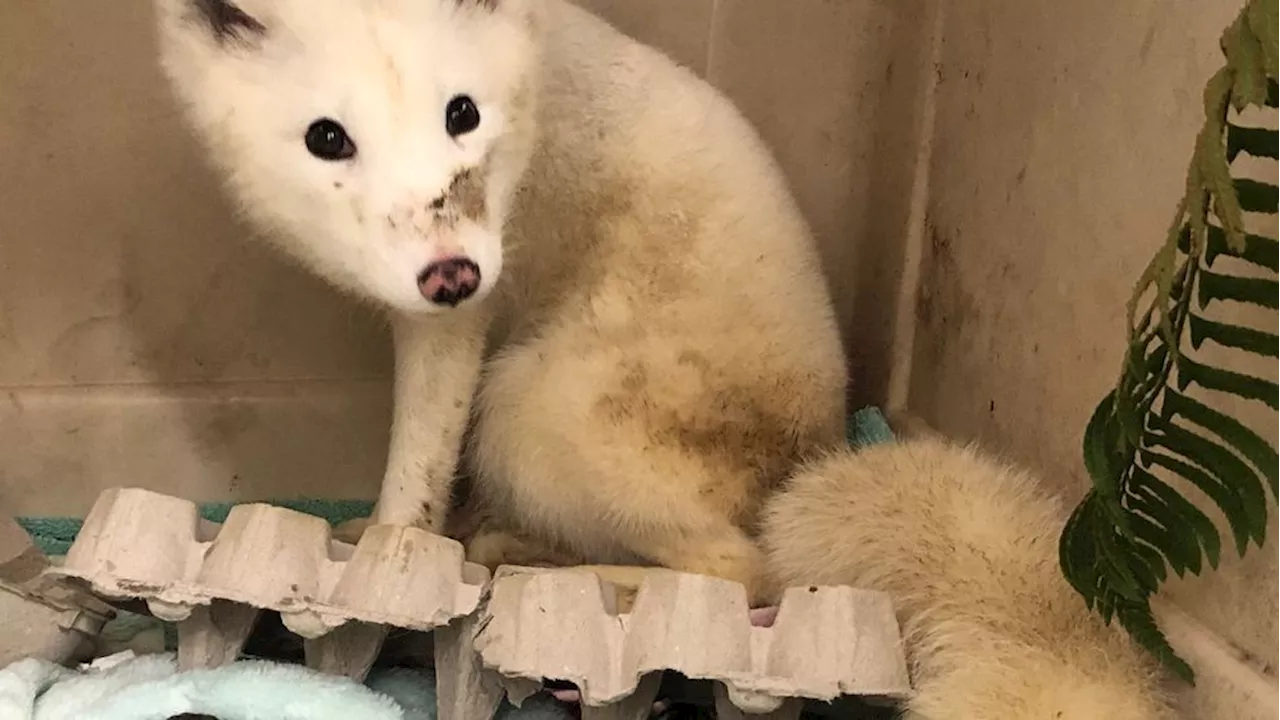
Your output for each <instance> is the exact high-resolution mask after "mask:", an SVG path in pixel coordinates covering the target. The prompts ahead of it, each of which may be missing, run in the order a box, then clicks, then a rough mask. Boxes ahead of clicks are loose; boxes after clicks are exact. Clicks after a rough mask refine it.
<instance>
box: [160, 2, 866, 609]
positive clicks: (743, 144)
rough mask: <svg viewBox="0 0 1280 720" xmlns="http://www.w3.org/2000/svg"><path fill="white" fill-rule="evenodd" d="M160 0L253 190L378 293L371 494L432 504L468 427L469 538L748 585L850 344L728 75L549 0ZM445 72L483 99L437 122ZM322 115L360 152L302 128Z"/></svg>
mask: <svg viewBox="0 0 1280 720" xmlns="http://www.w3.org/2000/svg"><path fill="white" fill-rule="evenodd" d="M156 2H157V7H158V9H159V17H160V27H161V38H162V42H161V48H162V55H163V62H164V66H165V68H166V71H167V73H168V75H169V77H170V78H171V80H172V84H173V86H174V88H175V89H176V94H177V95H178V97H179V98H180V99H181V100H182V101H183V104H184V106H185V107H186V116H187V118H188V119H189V121H190V124H191V125H192V126H193V128H194V129H195V132H196V134H197V135H198V136H199V137H200V138H201V139H202V141H203V143H204V145H205V146H206V148H207V150H208V154H209V156H210V157H211V158H212V160H213V161H214V163H215V164H216V165H217V166H219V167H220V168H222V169H223V171H224V172H225V175H226V177H227V179H228V180H229V186H230V188H231V189H232V191H233V192H234V194H235V195H236V197H237V198H238V199H239V200H240V202H241V204H242V205H243V207H244V208H245V210H246V211H247V213H248V214H249V215H250V216H251V217H252V218H254V219H255V220H256V221H258V223H259V224H260V225H261V226H263V227H264V228H266V229H268V230H270V231H271V235H272V237H274V238H276V239H277V241H278V242H279V243H280V244H281V245H282V247H283V248H284V249H285V250H286V251H287V252H288V253H290V254H291V255H293V256H294V257H296V258H297V259H298V260H299V261H301V262H302V263H304V264H305V265H306V266H308V267H309V268H311V269H312V270H313V271H314V272H316V273H318V274H319V275H321V276H323V277H325V278H327V279H328V280H329V281H331V282H332V283H333V284H334V285H336V286H338V287H341V288H344V289H346V290H348V291H351V292H353V293H355V294H357V295H359V296H361V297H363V298H366V299H368V300H371V301H374V302H376V303H378V304H380V305H381V306H383V307H385V308H386V309H387V310H388V311H389V314H390V317H391V322H392V329H393V331H394V335H395V344H396V356H397V357H396V380H395V413H394V420H393V428H392V438H391V448H390V453H389V457H388V463H387V470H386V475H385V478H384V480H383V486H382V491H381V495H380V497H379V501H378V505H377V508H378V511H377V520H378V521H380V522H386V523H394V524H417V525H420V526H423V527H426V528H428V529H433V530H437V531H439V530H440V529H441V528H442V527H443V524H442V523H443V521H444V516H445V513H446V510H447V509H448V505H449V495H450V486H451V483H452V479H453V477H454V472H455V465H456V463H457V460H458V454H459V448H460V446H461V445H462V444H463V437H464V430H466V431H467V433H468V435H469V437H470V442H469V443H468V446H469V449H470V453H469V456H468V458H469V462H468V463H467V466H468V469H469V470H471V471H472V472H473V473H474V479H475V491H476V493H477V494H478V496H479V497H480V498H481V500H482V501H483V502H484V503H485V505H486V507H487V508H488V511H489V512H490V513H491V514H492V515H493V517H494V518H495V521H494V522H496V523H497V525H493V524H490V525H489V526H488V529H487V530H485V531H483V532H482V533H481V535H480V536H479V537H477V538H475V539H474V541H473V542H472V543H471V545H470V548H469V554H470V555H471V556H472V557H473V558H475V559H478V560H480V561H482V562H486V563H488V564H490V565H492V564H496V563H498V562H502V561H504V560H509V559H511V558H512V553H513V552H514V553H515V554H516V555H519V554H520V553H522V552H537V551H538V550H537V549H536V548H534V549H533V550H531V549H530V547H529V546H527V545H525V544H524V543H525V540H523V539H521V538H530V539H532V540H531V541H532V542H533V543H534V544H535V545H536V544H537V543H538V542H545V543H546V544H548V545H549V546H551V547H552V548H554V549H555V550H556V551H557V552H564V553H567V556H569V557H574V558H576V559H579V560H581V561H585V562H629V563H641V564H643V563H654V564H659V565H664V566H668V567H672V568H675V569H680V570H685V571H690V572H702V573H707V574H712V575H718V576H721V577H726V578H729V579H733V580H738V581H740V582H743V583H744V584H746V585H747V586H748V587H749V588H752V590H753V591H754V592H755V594H757V595H759V594H760V588H759V580H760V578H759V553H758V550H757V546H756V544H755V543H753V542H752V541H751V539H750V533H751V531H752V529H753V527H752V526H753V523H754V521H755V518H756V514H757V512H758V510H759V505H760V503H761V501H762V500H763V498H764V497H765V496H766V494H767V493H768V492H769V491H770V489H771V488H772V487H773V486H774V485H776V483H777V482H779V481H780V480H782V479H783V478H785V476H786V475H787V474H788V473H789V472H790V471H791V470H792V469H793V468H794V467H795V466H796V465H797V463H799V462H800V461H802V460H803V459H804V458H806V457H808V456H811V455H813V454H815V453H821V452H823V451H826V450H828V449H829V448H831V447H833V446H835V445H837V444H839V443H840V441H841V440H842V437H843V421H844V415H845V406H844V388H845V380H846V375H845V373H846V370H845V363H844V356H843V351H842V348H841V345H840V342H839V337H838V332H837V328H836V323H835V319H834V312H833V310H832V307H831V303H830V299H829V295H828V290H827V288H826V286H825V284H824V279H823V276H822V275H821V273H820V269H819V263H818V258H817V254H816V251H815V247H814V243H813V240H812V238H811V235H810V231H809V229H808V228H807V227H806V224H805V222H804V221H803V220H802V218H801V216H800V214H799V212H798V210H797V208H796V205H795V202H794V201H793V199H792V197H791V195H790V193H789V191H788V189H787V187H786V185H785V183H784V181H783V178H782V176H781V173H780V172H779V170H778V168H777V167H776V166H775V164H774V162H773V160H772V158H771V157H770V155H769V153H768V152H767V150H766V149H765V148H764V146H763V144H762V143H761V141H760V140H759V138H758V137H757V135H756V133H755V132H754V131H753V129H752V128H751V127H750V126H749V125H748V124H747V123H746V122H745V121H744V120H743V118H742V117H741V116H740V115H739V113H738V112H737V111H736V110H735V108H734V107H733V106H732V105H731V104H730V103H729V102H728V101H727V100H726V99H725V98H723V97H722V96H721V95H720V94H719V93H718V92H717V91H715V90H714V89H713V88H711V87H710V86H709V85H708V84H707V83H705V82H703V81H702V80H700V79H699V78H698V77H696V76H695V75H694V74H692V73H690V72H688V71H686V70H685V69H683V68H680V67H678V66H677V65H675V64H674V63H673V62H671V61H670V60H668V59H667V58H666V57H664V56H663V55H661V54H660V53H658V52H656V51H654V50H651V49H649V48H647V47H645V46H642V45H641V44H639V43H637V42H634V41H632V40H631V39H629V38H627V37H625V36H624V35H622V34H621V33H619V32H617V31H616V30H614V29H613V28H612V27H610V26H609V25H608V24H606V23H604V22H603V21H601V20H599V19H597V18H595V17H594V16H592V15H590V14H589V13H587V12H585V11H583V10H581V9H579V8H577V7H576V6H574V5H572V4H569V3H567V2H564V1H563V0H235V3H234V4H232V3H231V2H229V1H228V0H156ZM462 93H465V94H467V95H469V96H470V97H471V98H473V99H474V101H475V105H476V106H477V107H478V109H479V114H480V117H481V122H480V124H479V126H478V127H477V128H476V129H475V130H474V131H473V132H470V133H467V134H462V135H459V136H457V137H451V136H450V134H449V133H447V132H446V130H445V125H444V118H445V112H446V103H448V102H449V101H450V99H451V97H454V96H456V95H458V94H462ZM320 118H332V119H334V120H337V121H339V122H341V123H342V125H343V126H344V127H345V128H346V129H347V131H348V132H349V134H350V136H351V138H352V140H353V141H354V145H355V148H356V151H355V154H354V156H352V157H350V158H349V159H345V160H342V161H338V162H328V161H323V160H320V159H318V158H317V157H313V156H312V155H311V154H309V152H308V149H307V146H305V145H304V142H303V137H304V134H306V133H307V131H308V127H309V125H310V124H311V123H313V122H314V121H316V120H317V119H320ZM446 255H462V256H465V257H467V258H469V259H470V260H471V261H474V263H475V265H476V266H477V267H478V271H479V274H480V276H481V283H480V286H479V289H478V291H477V292H476V293H475V294H474V296H472V297H471V298H470V299H468V300H466V301H465V302H462V304H460V305H459V306H457V307H455V308H441V307H437V306H434V305H433V304H432V303H431V302H429V301H427V300H425V299H424V297H423V294H422V293H420V287H419V280H418V279H417V278H418V276H419V273H421V272H423V271H424V267H425V266H426V265H427V264H428V263H430V262H432V261H433V259H436V258H439V257H443V256H446ZM422 292H423V293H425V291H422ZM473 398H474V403H473ZM469 420H470V422H469ZM508 531H510V532H508Z"/></svg>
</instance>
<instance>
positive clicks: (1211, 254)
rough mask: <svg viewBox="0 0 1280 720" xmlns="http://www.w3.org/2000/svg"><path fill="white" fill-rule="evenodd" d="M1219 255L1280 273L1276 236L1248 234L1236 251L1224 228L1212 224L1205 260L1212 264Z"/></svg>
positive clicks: (1279, 246) (1279, 199) (1278, 248)
mask: <svg viewBox="0 0 1280 720" xmlns="http://www.w3.org/2000/svg"><path fill="white" fill-rule="evenodd" d="M1240 182H1243V181H1236V184H1239V183H1240ZM1258 184H1262V183H1258ZM1265 187H1270V186H1265ZM1277 201H1280V196H1277ZM1242 202H1243V200H1242ZM1188 247H1189V246H1188ZM1219 255H1230V256H1235V258H1239V259H1242V260H1244V261H1245V263H1252V264H1254V265H1261V266H1263V268H1267V269H1271V270H1275V272H1277V273H1280V240H1275V238H1274V237H1266V236H1261V234H1247V236H1244V250H1242V251H1235V250H1231V247H1230V246H1229V245H1228V242H1226V233H1225V232H1224V231H1222V228H1220V227H1217V225H1210V227H1208V247H1206V250H1204V260H1206V261H1207V263H1208V264H1210V266H1212V265H1213V260H1216V259H1217V256H1219Z"/></svg>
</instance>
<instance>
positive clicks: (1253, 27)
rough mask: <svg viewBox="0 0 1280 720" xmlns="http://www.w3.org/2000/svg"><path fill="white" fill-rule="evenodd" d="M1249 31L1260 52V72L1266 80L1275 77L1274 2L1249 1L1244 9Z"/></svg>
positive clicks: (1275, 15) (1262, 0)
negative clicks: (1254, 38) (1256, 40)
mask: <svg viewBox="0 0 1280 720" xmlns="http://www.w3.org/2000/svg"><path fill="white" fill-rule="evenodd" d="M1245 17H1246V18H1247V22H1248V24H1249V31H1250V32H1251V33H1253V35H1254V37H1256V38H1257V39H1258V46H1259V48H1260V49H1261V50H1262V70H1263V72H1264V73H1265V74H1266V76H1267V77H1268V78H1274V77H1276V75H1277V68H1276V64H1277V58H1276V53H1277V48H1276V44H1277V30H1276V25H1277V13H1276V0H1251V2H1250V3H1249V4H1248V5H1247V6H1246V7H1245Z"/></svg>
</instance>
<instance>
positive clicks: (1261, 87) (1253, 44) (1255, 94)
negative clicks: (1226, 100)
mask: <svg viewBox="0 0 1280 720" xmlns="http://www.w3.org/2000/svg"><path fill="white" fill-rule="evenodd" d="M1223 46H1224V49H1225V51H1226V54H1227V62H1228V63H1229V64H1230V66H1231V68H1232V69H1233V70H1235V83H1234V84H1233V86H1232V88H1231V104H1232V105H1234V106H1235V108H1236V110H1241V109H1243V108H1245V107H1247V106H1249V105H1261V104H1262V103H1263V102H1264V101H1265V100H1266V97H1267V71H1266V60H1265V59H1264V55H1263V51H1262V44H1261V43H1260V42H1258V37H1257V36H1256V35H1254V34H1253V31H1252V29H1251V28H1250V27H1249V23H1248V20H1247V10H1246V12H1243V13H1241V14H1240V17H1239V18H1238V19H1237V20H1236V22H1235V23H1233V24H1232V25H1231V27H1230V28H1228V29H1227V32H1226V34H1225V35H1224V38H1223Z"/></svg>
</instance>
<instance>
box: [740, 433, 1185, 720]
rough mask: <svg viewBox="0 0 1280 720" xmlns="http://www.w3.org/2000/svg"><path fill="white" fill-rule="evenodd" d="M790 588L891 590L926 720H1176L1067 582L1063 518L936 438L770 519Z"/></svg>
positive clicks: (899, 447)
mask: <svg viewBox="0 0 1280 720" xmlns="http://www.w3.org/2000/svg"><path fill="white" fill-rule="evenodd" d="M763 518H764V519H763V522H762V526H763V529H762V534H761V538H762V542H763V544H764V546H765V548H766V552H767V554H768V563H767V565H768V567H769V570H770V572H771V573H772V575H773V576H774V577H775V578H777V580H778V581H779V582H781V583H782V584H783V585H810V584H813V585H855V586H860V587H868V588H875V589H877V590H881V591H884V592H886V593H888V594H889V595H890V596H891V597H892V598H893V601H894V603H895V605H896V606H897V608H898V613H899V616H900V618H901V620H902V624H903V630H904V633H905V635H906V649H907V654H908V659H909V660H910V662H911V669H912V682H913V685H914V686H915V689H916V693H917V694H916V696H915V697H914V698H913V699H912V700H911V701H910V702H909V704H908V708H907V709H908V715H907V717H909V718H917V719H919V720H925V719H927V720H1157V719H1160V720H1167V719H1168V718H1171V717H1172V716H1171V715H1169V714H1168V712H1169V711H1168V706H1167V705H1166V703H1165V700H1164V699H1163V698H1162V694H1161V686H1160V681H1159V676H1158V675H1157V673H1156V672H1155V669H1154V668H1153V667H1152V666H1151V664H1150V663H1149V662H1148V660H1147V658H1146V657H1145V655H1144V654H1143V651H1142V650H1140V649H1138V648H1137V647H1135V646H1134V645H1133V644H1132V643H1131V642H1130V641H1129V639H1128V638H1127V637H1126V636H1125V635H1124V634H1123V633H1122V632H1120V631H1119V630H1118V629H1109V628H1107V627H1106V626H1105V625H1104V624H1103V623H1102V622H1101V621H1100V620H1099V619H1098V618H1096V617H1093V616H1091V615H1090V613H1089V611H1088V610H1087V609H1086V608H1085V605H1084V602H1083V600H1081V599H1080V597H1079V596H1078V595H1076V594H1075V592H1074V591H1073V590H1072V589H1071V587H1070V586H1069V585H1068V584H1067V581H1066V580H1065V579H1063V577H1062V575H1061V573H1060V571H1059V569H1058V554H1057V539H1058V535H1059V534H1060V533H1061V531H1062V527H1063V523H1064V522H1065V520H1066V515H1065V512H1064V510H1063V508H1062V507H1061V506H1060V505H1059V503H1058V502H1057V501H1056V500H1055V499H1053V498H1052V497H1050V496H1049V495H1047V494H1046V493H1045V492H1044V491H1043V490H1041V489H1040V488H1039V487H1038V486H1037V482H1036V480H1035V479H1034V478H1033V477H1032V476H1031V475H1029V474H1027V473H1025V472H1022V471H1019V470H1016V469H1014V468H1012V467H1009V466H1008V465H1005V464H1003V463H1001V462H997V461H996V460H994V459H992V458H991V457H988V456H986V455H984V454H981V453H979V452H977V451H976V449H974V448H972V447H963V446H960V445H955V444H950V443H948V442H946V441H942V440H938V439H918V440H909V441H905V442H902V443H892V444H884V445H877V446H873V447H870V448H867V449H865V450H862V451H860V452H857V453H849V452H841V453H838V454H835V455H832V456H831V457H830V458H829V459H827V460H824V461H821V462H818V463H815V464H814V465H812V466H811V467H809V468H808V469H807V470H806V471H804V472H801V473H799V474H797V475H796V476H795V477H794V478H792V479H791V480H790V481H788V482H787V486H786V489H785V491H783V492H780V493H778V494H776V495H774V496H773V498H772V499H771V500H770V501H769V503H768V504H767V505H766V507H765V510H764V511H763Z"/></svg>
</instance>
